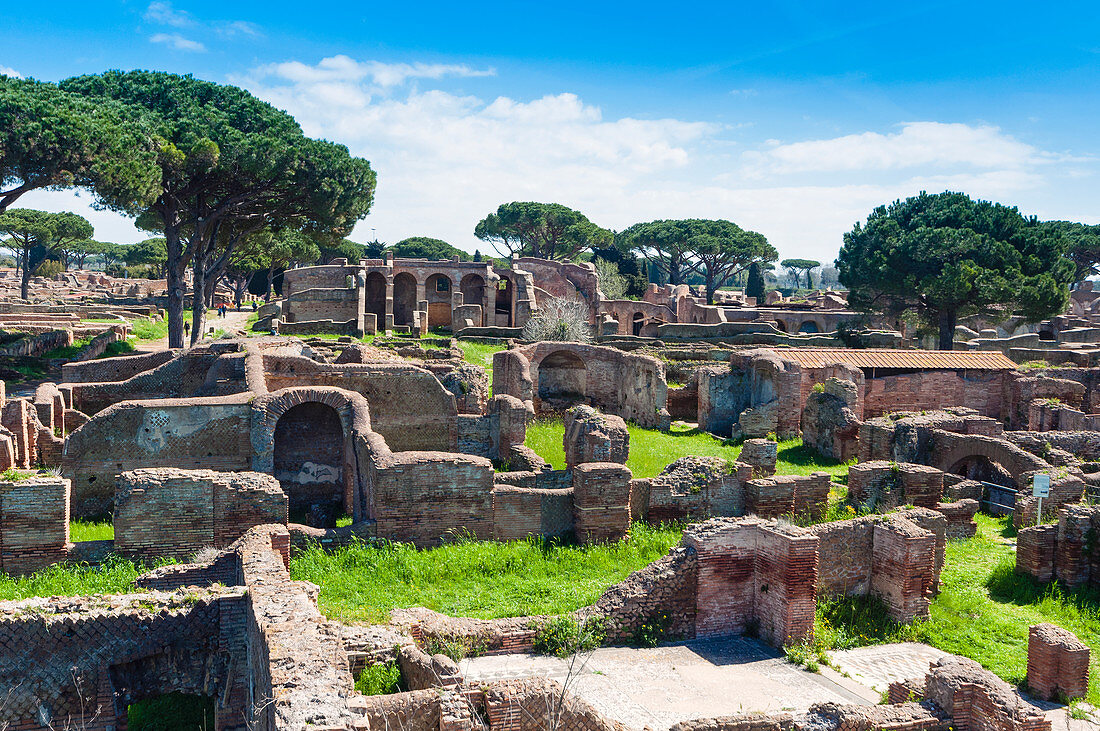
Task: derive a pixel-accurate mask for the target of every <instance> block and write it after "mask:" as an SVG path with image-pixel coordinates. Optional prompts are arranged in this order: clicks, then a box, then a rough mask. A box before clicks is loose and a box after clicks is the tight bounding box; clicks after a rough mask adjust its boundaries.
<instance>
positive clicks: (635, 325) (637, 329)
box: [631, 312, 645, 336]
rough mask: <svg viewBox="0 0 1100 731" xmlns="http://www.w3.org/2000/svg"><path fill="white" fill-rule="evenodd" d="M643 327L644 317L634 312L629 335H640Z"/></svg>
mask: <svg viewBox="0 0 1100 731" xmlns="http://www.w3.org/2000/svg"><path fill="white" fill-rule="evenodd" d="M643 327H645V315H643V314H642V313H641V312H635V313H634V318H633V320H632V321H631V334H632V335H634V336H638V335H641V334H642V328H643Z"/></svg>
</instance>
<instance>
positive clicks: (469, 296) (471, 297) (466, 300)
mask: <svg viewBox="0 0 1100 731" xmlns="http://www.w3.org/2000/svg"><path fill="white" fill-rule="evenodd" d="M458 288H459V291H461V292H462V304H464V305H481V306H482V307H484V306H485V277H483V276H481V275H480V274H475V273H470V274H467V275H466V276H464V277H463V278H462V281H461V282H459V283H458Z"/></svg>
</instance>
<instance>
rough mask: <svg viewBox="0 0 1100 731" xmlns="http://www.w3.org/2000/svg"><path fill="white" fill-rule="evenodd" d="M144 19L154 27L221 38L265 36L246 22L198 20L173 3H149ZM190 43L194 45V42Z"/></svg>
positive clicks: (158, 0) (257, 27)
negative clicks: (179, 29) (158, 26)
mask: <svg viewBox="0 0 1100 731" xmlns="http://www.w3.org/2000/svg"><path fill="white" fill-rule="evenodd" d="M143 17H144V18H145V21H146V22H148V23H151V24H153V25H166V26H170V27H172V28H181V29H182V28H188V29H192V30H195V31H207V32H213V33H216V34H217V35H218V36H219V37H221V38H237V37H240V36H248V37H250V38H258V37H260V36H262V35H263V33H262V32H261V31H260V27H259V26H258V25H256V24H255V23H250V22H248V21H246V20H214V21H208V22H206V21H200V20H198V19H196V18H195V17H194V16H193V15H191V13H188V12H187V11H186V10H177V9H176V8H175V7H173V6H172V3H170V2H164V1H162V0H154V2H151V3H149V7H147V8H146V9H145V14H144V16H143ZM158 35H160V36H162V37H164V38H179V37H180V36H169V35H167V34H163V33H161V34H158ZM184 40H186V39H184ZM188 42H189V43H194V41H188ZM200 45H201V44H200ZM182 50H195V49H182Z"/></svg>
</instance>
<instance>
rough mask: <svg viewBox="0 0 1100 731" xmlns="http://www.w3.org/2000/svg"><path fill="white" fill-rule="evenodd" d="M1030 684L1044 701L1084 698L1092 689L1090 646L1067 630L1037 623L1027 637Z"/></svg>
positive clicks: (1029, 687)
mask: <svg viewBox="0 0 1100 731" xmlns="http://www.w3.org/2000/svg"><path fill="white" fill-rule="evenodd" d="M1027 686H1028V689H1029V690H1031V692H1032V693H1034V694H1035V695H1036V696H1037V697H1039V698H1040V699H1041V700H1048V701H1062V702H1064V701H1065V700H1068V699H1070V698H1084V697H1085V696H1086V695H1087V694H1088V689H1089V647H1088V645H1086V644H1085V643H1083V642H1081V640H1079V639H1077V637H1076V636H1075V635H1074V634H1073V633H1072V632H1069V631H1068V630H1064V629H1062V628H1061V627H1057V626H1055V625H1053V624H1048V623H1044V624H1037V625H1033V626H1032V627H1031V628H1030V629H1029V630H1028V636H1027Z"/></svg>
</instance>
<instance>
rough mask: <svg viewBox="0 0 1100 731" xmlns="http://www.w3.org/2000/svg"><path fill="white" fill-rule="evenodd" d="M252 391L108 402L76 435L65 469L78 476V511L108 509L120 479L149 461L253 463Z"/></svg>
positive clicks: (229, 467)
mask: <svg viewBox="0 0 1100 731" xmlns="http://www.w3.org/2000/svg"><path fill="white" fill-rule="evenodd" d="M250 401H251V397H250V395H248V394H241V395H238V396H225V397H215V398H191V399H163V400H157V401H130V402H124V403H120V404H115V405H114V406H111V407H108V408H107V409H105V410H104V411H102V412H100V413H98V414H96V415H95V416H94V417H92V418H91V419H90V420H89V421H88V423H86V424H84V425H83V426H81V427H80V428H79V429H77V430H76V431H74V432H73V433H71V434H70V435H69V438H68V440H66V443H65V454H64V457H63V462H62V465H63V472H64V474H65V476H66V477H68V478H70V479H71V480H72V483H73V505H72V511H73V515H74V516H77V517H88V516H96V515H101V514H103V513H105V512H107V511H108V510H109V509H110V508H111V506H112V505H113V503H114V493H115V480H116V478H117V477H118V475H120V474H121V473H123V472H126V471H127V470H135V469H139V468H142V467H176V468H179V469H213V470H218V471H219V472H241V471H246V470H249V469H251V466H252V444H251V440H250V436H249V429H250V422H251V411H252V409H251V405H250Z"/></svg>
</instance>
